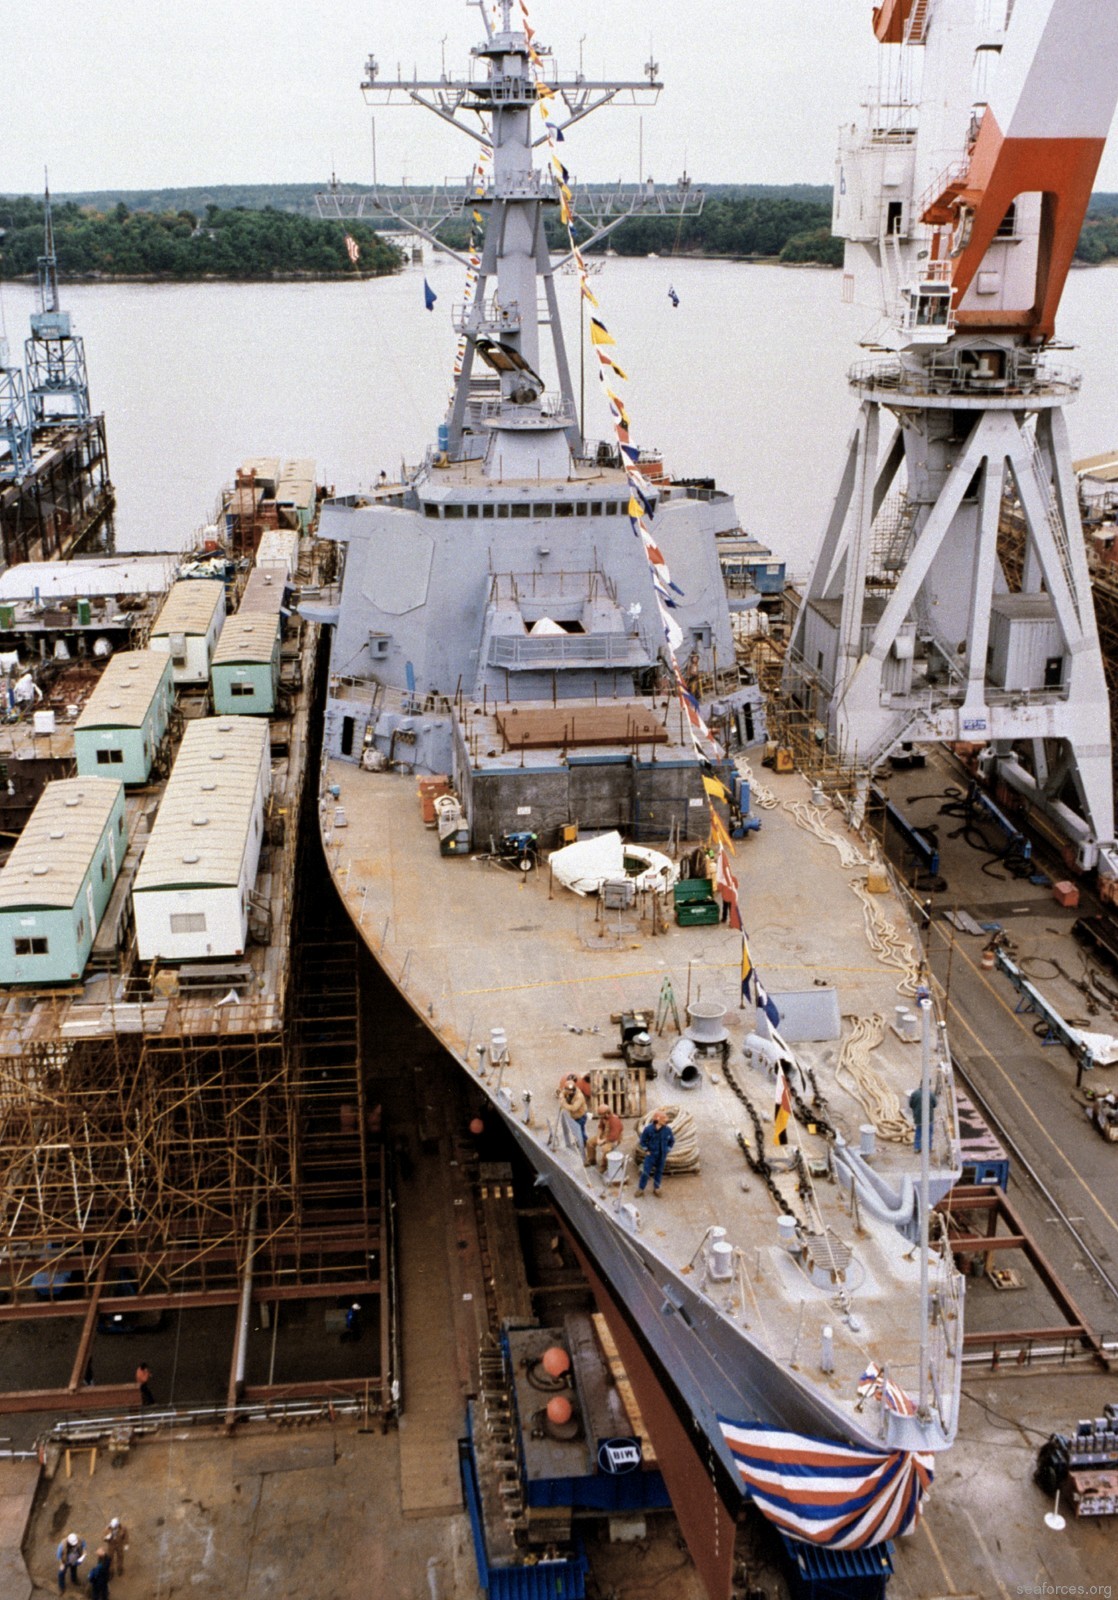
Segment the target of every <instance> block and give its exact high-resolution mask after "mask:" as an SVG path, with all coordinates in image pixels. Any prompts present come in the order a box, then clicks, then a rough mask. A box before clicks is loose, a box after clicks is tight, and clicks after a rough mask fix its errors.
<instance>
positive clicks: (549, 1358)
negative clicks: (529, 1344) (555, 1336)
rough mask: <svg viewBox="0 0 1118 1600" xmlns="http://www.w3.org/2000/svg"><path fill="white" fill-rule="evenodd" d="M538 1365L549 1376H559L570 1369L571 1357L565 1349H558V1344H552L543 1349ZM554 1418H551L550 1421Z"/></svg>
mask: <svg viewBox="0 0 1118 1600" xmlns="http://www.w3.org/2000/svg"><path fill="white" fill-rule="evenodd" d="M540 1365H541V1366H542V1367H543V1370H544V1371H545V1372H546V1373H547V1375H548V1377H549V1378H561V1377H562V1376H563V1374H564V1372H569V1371H570V1368H571V1358H570V1356H569V1355H568V1354H567V1352H566V1351H565V1350H563V1349H560V1347H559V1345H557V1344H553V1345H552V1346H551V1348H550V1349H548V1350H545V1351H544V1353H543V1360H542V1361H541V1363H540ZM554 1420H555V1419H554V1418H552V1421H554Z"/></svg>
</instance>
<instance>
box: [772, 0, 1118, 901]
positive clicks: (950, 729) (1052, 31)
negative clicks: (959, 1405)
mask: <svg viewBox="0 0 1118 1600" xmlns="http://www.w3.org/2000/svg"><path fill="white" fill-rule="evenodd" d="M873 24H874V31H875V33H876V35H877V38H878V40H879V41H880V43H881V45H882V54H883V59H882V71H881V74H880V78H879V85H880V86H879V89H878V91H877V92H876V93H875V94H874V95H873V96H872V97H871V99H870V101H869V103H868V104H867V107H866V111H867V115H866V117H865V119H864V120H863V122H862V123H861V124H855V125H853V126H851V127H850V128H848V129H846V130H844V131H843V134H842V138H841V146H840V154H839V162H838V172H837V179H836V184H835V232H836V233H837V234H839V235H840V236H842V237H843V238H845V240H846V253H845V264H844V274H845V275H844V293H845V295H846V297H847V298H848V299H851V300H855V301H857V302H859V303H865V304H867V305H870V306H872V307H873V308H874V311H875V321H874V324H873V326H872V328H871V330H870V332H869V333H868V334H867V336H866V338H865V339H864V340H863V343H864V344H865V345H866V346H867V347H868V350H869V352H870V354H869V357H868V359H866V360H864V361H863V362H861V363H860V364H859V365H858V366H856V367H855V368H854V369H853V371H852V373H851V383H852V385H853V387H854V389H855V392H856V393H857V395H858V398H859V401H860V409H859V416H858V422H857V425H856V427H855V429H854V432H853V434H852V436H851V439H850V443H849V447H848V450H847V453H846V458H845V460H844V463H843V471H842V476H841V480H840V485H839V491H838V494H837V495H836V498H835V501H834V505H833V508H832V511H831V515H830V518H829V522H828V526H827V528H826V530H825V532H824V536H823V539H822V541H821V543H820V547H819V550H818V553H817V557H816V562H815V567H814V570H813V572H812V576H811V579H810V582H809V585H808V589H807V592H806V594H805V600H804V605H803V607H802V609H801V613H800V617H799V620H798V623H797V629H796V633H795V636H794V639H793V649H792V651H791V653H790V658H789V665H788V668H787V685H788V688H789V689H790V690H791V691H792V692H793V693H794V694H795V695H796V696H797V697H798V698H799V699H800V700H801V701H802V702H804V703H805V704H807V705H808V706H809V707H810V708H811V709H812V710H813V711H814V713H815V715H816V716H817V717H818V719H819V721H820V722H821V723H822V724H824V725H825V726H826V728H827V731H828V734H829V735H830V737H831V738H832V739H833V740H834V741H835V742H836V743H837V745H838V746H839V748H840V749H841V750H842V752H843V753H844V754H845V756H846V757H847V758H848V759H851V760H856V761H857V762H858V764H859V765H861V766H864V767H866V768H868V769H872V768H873V767H874V766H876V765H877V764H879V763H880V762H882V761H883V760H885V759H886V757H887V756H888V755H889V754H890V752H891V751H892V750H895V749H896V748H897V746H898V745H899V744H901V743H902V742H905V741H915V742H936V741H968V742H974V743H977V744H980V745H982V746H983V760H984V762H985V764H986V766H987V769H988V770H996V771H997V772H998V774H999V775H1000V776H1001V777H1002V778H1003V779H1004V780H1005V781H1007V782H1008V783H1010V784H1011V785H1013V786H1014V787H1016V788H1017V789H1018V790H1020V791H1021V792H1023V793H1025V794H1026V795H1027V796H1028V798H1029V800H1030V802H1031V803H1032V804H1034V805H1036V806H1038V807H1039V808H1041V809H1042V810H1044V811H1045V812H1047V813H1048V815H1049V816H1050V817H1051V818H1052V819H1053V820H1054V821H1055V822H1056V823H1057V824H1058V826H1059V827H1060V828H1061V829H1062V831H1063V832H1064V834H1065V835H1066V836H1067V837H1068V839H1069V842H1070V845H1071V847H1072V848H1073V849H1074V852H1075V855H1076V858H1077V860H1078V864H1079V865H1080V866H1081V867H1084V868H1089V867H1094V866H1098V867H1099V869H1100V876H1101V877H1102V878H1103V879H1104V880H1105V879H1118V853H1116V851H1115V849H1114V805H1113V791H1112V771H1111V748H1110V739H1109V732H1108V730H1109V711H1108V702H1107V693H1106V685H1105V681H1104V676H1103V666H1102V659H1101V655H1100V650H1099V642H1098V635H1097V631H1096V627H1095V618H1094V610H1093V605H1092V599H1091V588H1090V580H1089V576H1088V571H1087V563H1086V556H1085V553H1084V547H1083V536H1082V529H1081V526H1080V522H1079V513H1078V507H1077V501H1076V494H1075V483H1074V477H1073V473H1072V469H1071V459H1070V450H1069V446H1068V437H1067V428H1066V423H1065V418H1064V406H1065V405H1066V404H1067V403H1068V402H1069V401H1070V400H1072V399H1073V398H1074V396H1075V393H1076V391H1077V389H1078V387H1079V378H1078V375H1077V374H1076V373H1074V372H1072V371H1070V370H1068V369H1067V368H1066V367H1064V366H1062V365H1058V364H1056V363H1055V362H1053V361H1052V360H1051V351H1052V341H1053V338H1054V334H1055V325H1056V314H1057V310H1058V307H1059V302H1060V295H1061V293H1062V290H1063V286H1064V282H1065V280H1066V277H1067V273H1068V269H1069V267H1070V265H1071V261H1072V257H1073V255H1074V251H1075V246H1076V241H1077V239H1078V237H1079V231H1080V228H1081V226H1082V222H1083V218H1084V215H1085V213H1086V209H1087V205H1088V202H1089V200H1090V195H1091V188H1092V184H1093V182H1094V178H1095V174H1096V172H1097V170H1098V164H1099V159H1100V157H1101V155H1102V151H1103V146H1104V143H1105V140H1106V135H1107V132H1108V130H1109V127H1110V124H1111V121H1112V119H1113V116H1114V111H1115V104H1116V102H1118V72H1116V71H1115V67H1114V63H1115V61H1116V60H1118V6H1115V5H1101V6H1100V5H1098V4H1095V3H1092V0H883V3H882V4H881V5H880V6H878V7H877V8H876V9H875V11H874V14H873ZM1007 500H1011V501H1014V502H1016V505H1017V506H1018V507H1019V508H1020V513H1021V516H1022V518H1023V522H1024V526H1025V553H1024V563H1023V572H1022V575H1021V577H1020V581H1019V582H1016V581H1014V582H1011V581H1010V579H1009V577H1008V576H1007V573H1006V572H1005V570H1004V569H1003V566H1002V563H1001V561H1000V560H999V556H998V529H999V522H1000V519H1001V517H1002V515H1003V507H1004V504H1005V502H1006V501H1007ZM1116 889H1118V883H1116Z"/></svg>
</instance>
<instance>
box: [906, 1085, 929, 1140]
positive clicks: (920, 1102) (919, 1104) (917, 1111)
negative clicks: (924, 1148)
mask: <svg viewBox="0 0 1118 1600" xmlns="http://www.w3.org/2000/svg"><path fill="white" fill-rule="evenodd" d="M908 1109H909V1110H910V1111H911V1112H912V1120H913V1123H914V1124H915V1126H916V1138H915V1139H914V1141H913V1146H912V1148H913V1149H914V1150H916V1151H919V1149H920V1146H921V1144H922V1143H923V1134H924V1122H923V1117H922V1115H921V1113H922V1112H923V1109H924V1092H923V1090H922V1089H919V1088H917V1089H913V1091H912V1093H911V1094H910V1095H909V1097H908ZM935 1115H936V1097H935V1091H934V1090H932V1089H929V1090H928V1120H929V1122H934V1121H935ZM928 1148H929V1149H931V1146H930V1145H929V1146H928Z"/></svg>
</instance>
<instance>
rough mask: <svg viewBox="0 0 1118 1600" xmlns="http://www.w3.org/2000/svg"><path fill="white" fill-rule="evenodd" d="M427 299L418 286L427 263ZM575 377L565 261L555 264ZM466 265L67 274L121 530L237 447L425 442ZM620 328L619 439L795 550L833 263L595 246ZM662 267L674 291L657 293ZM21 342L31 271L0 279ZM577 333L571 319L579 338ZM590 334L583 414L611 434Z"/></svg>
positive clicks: (1102, 437) (1094, 337) (215, 479)
mask: <svg viewBox="0 0 1118 1600" xmlns="http://www.w3.org/2000/svg"><path fill="white" fill-rule="evenodd" d="M424 276H426V277H427V279H428V280H429V282H430V284H431V287H432V288H433V289H434V290H435V292H436V294H437V296H438V300H437V303H436V305H435V308H434V310H433V311H432V312H430V313H428V312H426V311H425V310H424V308H423V279H424ZM559 281H560V285H561V296H562V299H563V301H564V303H565V305H566V307H567V312H568V314H567V318H566V329H567V343H568V349H569V350H570V352H571V361H572V365H573V367H574V369H575V374H576V376H575V385H576V389H577V388H578V387H579V377H578V372H579V354H578V352H579V349H580V340H579V336H578V322H579V300H578V294H577V283H576V280H574V279H573V278H571V277H562V276H561V277H560V280H559ZM462 283H463V278H462V271H461V268H460V267H458V266H457V264H456V263H454V262H453V261H451V260H448V259H446V258H437V259H436V260H434V261H428V262H427V264H426V265H425V266H424V267H420V268H414V267H413V268H409V269H408V270H407V271H405V272H403V273H401V274H400V275H398V276H396V277H394V278H383V279H375V280H369V281H365V282H357V283H310V284H304V283H280V284H263V285H262V284H246V285H241V284H227V283H220V284H185V285H166V284H158V285H153V284H105V285H67V286H64V290H63V301H64V304H65V305H66V307H67V308H68V309H69V310H70V311H71V312H72V313H73V316H74V323H75V327H76V330H77V331H78V332H80V333H81V334H82V336H83V338H84V339H85V344H86V356H87V361H88V367H89V382H90V391H91V396H92V400H93V404H94V407H95V408H96V409H98V410H103V411H104V412H105V416H106V426H107V431H108V441H109V457H110V461H111V463H112V473H113V480H114V482H115V484H116V487H117V495H118V512H117V543H118V546H119V547H120V548H121V549H143V550H153V549H165V548H171V549H178V548H182V547H183V546H184V545H185V544H187V543H189V542H190V541H191V539H192V538H193V536H194V535H195V533H196V531H197V530H198V529H199V528H200V527H201V526H202V525H203V524H204V523H205V522H206V521H207V520H208V519H209V517H210V515H211V512H212V508H213V506H214V503H215V500H216V497H217V493H218V490H219V488H220V487H221V485H222V484H224V483H227V482H229V481H230V480H231V478H232V474H233V471H234V469H235V467H236V466H237V464H238V463H239V462H240V461H241V460H242V459H243V458H244V457H246V456H249V455H280V456H286V457H291V456H310V457H313V458H314V460H315V461H316V462H317V465H318V472H319V478H320V481H324V482H326V483H328V484H331V485H333V486H335V487H336V488H337V490H338V491H339V492H344V491H348V490H353V489H356V488H360V487H364V486H369V485H370V484H372V483H373V482H374V481H375V479H376V477H377V474H378V472H379V471H380V470H381V468H385V469H386V470H387V471H388V472H389V473H392V472H394V471H395V470H396V468H398V466H399V463H400V462H401V460H406V461H408V462H414V461H417V460H419V459H420V458H421V456H422V454H423V451H424V449H425V448H426V446H427V444H428V443H433V442H434V437H435V429H436V426H437V424H438V422H439V421H440V420H441V417H442V413H443V410H444V407H445V404H446V399H447V396H448V394H449V389H450V382H451V371H452V364H453V357H454V345H455V336H454V333H453V330H452V327H451V322H450V313H451V311H452V309H453V307H454V306H455V305H457V304H459V303H460V301H461V298H462ZM593 288H594V293H595V295H596V296H597V298H598V300H599V302H600V311H599V313H598V314H599V315H600V316H601V317H602V319H603V320H604V321H605V323H606V324H607V326H608V327H609V329H610V331H611V333H612V334H613V335H614V337H615V339H616V341H617V347H616V351H614V352H611V353H612V354H615V355H616V358H617V361H618V363H619V364H620V365H621V366H622V367H623V368H624V370H625V371H626V372H627V373H628V375H629V381H628V383H627V384H626V385H622V388H623V389H624V392H625V396H626V400H627V404H628V407H629V412H630V418H631V422H632V434H633V438H634V440H635V441H636V442H637V443H639V444H641V445H651V446H655V447H657V448H659V449H660V450H662V452H663V454H664V457H665V460H666V462H667V464H668V466H669V468H670V469H671V470H672V471H673V472H675V473H676V474H678V475H681V476H705V477H714V478H716V479H717V481H718V483H719V486H720V487H723V488H726V489H730V490H732V491H733V492H734V493H735V495H736V497H737V506H738V512H739V516H740V519H741V523H742V526H743V527H745V528H747V529H748V530H749V531H750V532H751V533H753V534H754V535H755V536H756V537H758V538H761V539H764V540H765V541H766V542H768V543H769V544H771V545H772V546H773V548H774V549H775V550H776V551H777V552H778V553H779V554H780V555H782V556H783V557H784V558H785V559H786V560H787V561H788V564H789V569H790V571H792V572H793V573H795V574H800V573H803V572H805V571H806V570H807V568H808V566H809V565H810V561H811V556H812V552H813V550H814V547H815V543H816V540H817V538H818V536H819V533H820V531H821V529H822V526H823V524H824V521H825V519H826V515H827V511H828V509H829V505H830V501H831V498H832V496H833V493H834V490H835V487H836V484H837V477H838V472H839V469H840V466H841V458H842V454H843V448H844V444H845V441H846V438H847V436H848V434H849V431H850V428H851V426H852V424H853V421H854V417H855V411H856V404H855V400H854V397H853V394H852V392H851V391H850V389H849V388H848V386H847V383H846V376H845V375H846V372H847V369H848V368H849V367H850V366H851V365H852V364H853V362H854V361H855V360H857V359H858V357H859V354H860V351H859V349H858V344H857V341H858V337H859V335H860V334H862V333H864V332H865V330H866V329H867V327H868V326H869V324H870V322H871V320H872V319H871V317H870V315H869V314H868V313H867V312H866V310H865V309H864V308H858V307H850V306H844V305H842V303H841V300H840V276H839V274H838V273H837V272H834V271H829V270H824V269H810V268H807V269H804V268H800V269H790V268H782V267H778V266H767V265H765V266H762V265H754V264H747V263H739V262H729V261H701V260H682V259H661V260H655V259H648V260H646V259H640V260H632V259H625V258H622V257H614V258H608V259H607V260H606V261H605V263H604V266H603V268H602V270H601V272H600V273H598V274H597V275H596V276H595V277H594V280H593ZM669 288H674V289H675V290H676V292H677V294H678V296H679V301H680V303H679V306H678V308H674V309H673V307H672V306H671V304H670V302H669V299H668V289H669ZM2 305H3V312H4V322H5V324H6V330H7V335H8V338H9V340H10V342H11V345H12V347H13V350H15V349H18V348H19V345H20V343H21V341H22V339H23V336H24V333H25V331H26V327H27V315H28V312H29V311H30V310H31V308H32V295H31V291H30V290H29V289H27V288H26V287H25V286H22V285H11V284H8V285H5V286H4V287H3V301H2ZM1116 327H1118V270H1115V269H1113V268H1106V267H1103V268H1095V269H1085V270H1080V271H1076V272H1074V273H1073V274H1072V275H1071V277H1070V279H1069V281H1068V285H1067V289H1066V291H1065V295H1064V303H1063V307H1062V311H1061V318H1060V333H1061V337H1062V338H1064V339H1067V340H1068V341H1069V342H1070V343H1072V344H1075V345H1078V346H1080V348H1079V349H1077V350H1076V352H1075V353H1074V354H1073V355H1069V356H1068V357H1066V358H1065V361H1066V363H1068V364H1071V365H1075V366H1078V367H1079V368H1080V369H1081V370H1082V371H1083V374H1084V382H1083V389H1082V393H1081V395H1080V397H1079V399H1078V400H1077V402H1076V403H1075V404H1074V405H1073V406H1071V407H1070V408H1069V413H1068V417H1069V427H1070V430H1071V438H1072V447H1073V451H1074V453H1075V454H1076V455H1077V456H1080V455H1093V454H1096V453H1098V452H1100V451H1103V450H1107V449H1111V448H1113V447H1116V446H1118V362H1116V361H1115V359H1114V354H1115V352H1114V330H1115V328H1116ZM582 347H583V348H584V347H585V341H583V342H582ZM597 365H598V364H597V362H596V360H594V359H593V352H589V353H588V361H587V366H586V373H585V385H586V421H587V430H588V432H590V433H591V434H592V435H595V436H598V437H607V436H608V435H609V418H608V414H607V412H606V409H605V403H604V400H603V397H602V396H601V394H600V390H599V385H598V382H597V377H596V373H597Z"/></svg>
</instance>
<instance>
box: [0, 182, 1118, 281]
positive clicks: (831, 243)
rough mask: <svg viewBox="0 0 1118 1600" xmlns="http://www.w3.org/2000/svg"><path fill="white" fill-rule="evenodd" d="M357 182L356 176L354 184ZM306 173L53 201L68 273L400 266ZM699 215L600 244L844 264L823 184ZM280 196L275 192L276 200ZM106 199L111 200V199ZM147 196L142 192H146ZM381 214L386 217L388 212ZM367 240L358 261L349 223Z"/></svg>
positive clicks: (721, 188) (31, 261)
mask: <svg viewBox="0 0 1118 1600" xmlns="http://www.w3.org/2000/svg"><path fill="white" fill-rule="evenodd" d="M350 187H352V188H354V190H355V192H356V191H357V190H358V189H359V187H360V186H347V188H350ZM314 193H315V189H314V186H313V185H311V184H289V185H284V186H268V185H258V186H252V185H246V186H243V187H231V186H230V187H226V188H213V189H191V190H171V189H168V190H152V191H135V192H130V197H131V198H132V199H133V200H134V201H135V202H136V203H135V204H133V205H132V206H130V205H129V204H128V203H127V200H126V199H125V197H124V196H123V195H121V196H120V197H119V198H116V199H115V200H114V199H113V196H112V195H111V194H103V195H99V196H97V197H96V198H97V199H98V200H99V202H100V205H94V204H92V203H91V202H92V200H93V199H94V197H93V196H89V197H86V196H78V197H71V198H67V199H64V200H61V201H56V202H55V204H54V208H53V214H54V232H55V247H56V250H57V253H58V260H59V266H60V269H61V271H62V273H63V274H64V275H65V276H70V277H73V276H85V275H96V276H103V277H169V278H180V279H184V278H207V277H216V278H245V279H253V278H273V277H277V276H284V275H287V274H295V275H307V276H311V277H348V276H355V275H358V274H360V275H367V274H380V273H384V272H393V271H395V270H396V269H397V268H398V267H399V266H400V265H401V259H400V256H399V253H398V252H397V251H396V249H395V248H394V247H393V246H392V245H389V244H388V243H386V242H385V241H384V240H383V239H381V238H380V237H379V236H378V234H377V231H376V226H374V225H372V224H370V223H369V222H368V221H365V222H352V223H350V224H348V226H344V227H343V225H342V224H340V223H336V222H323V221H321V220H320V219H319V218H317V217H315V216H310V215H307V210H308V209H309V208H311V207H312V206H313V197H314ZM705 193H706V203H705V205H704V206H703V210H702V211H701V212H700V213H699V215H698V216H693V217H683V218H666V217H634V218H632V219H631V220H630V221H627V222H623V223H621V224H620V225H619V226H618V227H617V228H615V229H614V231H613V232H612V233H611V234H610V235H609V236H608V239H607V240H605V241H603V242H602V243H601V244H600V245H598V246H595V247H593V248H596V249H598V250H604V249H606V248H607V247H608V248H611V249H614V250H616V251H617V252H618V254H619V255H634V256H639V255H649V254H652V253H655V254H657V255H711V256H730V257H736V258H752V259H762V260H774V259H775V260H779V261H784V262H787V263H790V264H799V263H815V264H819V265H824V266H839V265H841V263H842V242H841V240H838V239H835V238H834V237H832V234H831V227H830V222H831V200H830V191H829V190H828V189H826V188H825V187H823V186H818V185H817V186H811V185H806V184H803V185H789V186H786V187H783V188H780V187H776V186H772V187H769V186H765V185H728V184H722V185H709V186H706V189H705ZM184 196H190V197H195V196H197V197H198V198H199V199H202V198H203V197H208V198H205V203H204V205H202V206H201V207H200V208H198V209H192V208H191V207H189V206H186V205H181V204H176V202H177V201H178V200H180V199H181V198H182V197H184ZM273 201H274V202H276V203H274V204H273V203H272V202H273ZM110 202H111V203H110ZM145 202H146V204H145ZM382 225H383V226H390V225H391V223H390V221H389V219H387V218H386V219H385V222H384V224H382ZM0 229H3V230H4V232H3V235H2V236H0V276H3V277H7V278H13V277H26V276H29V275H33V274H34V272H35V266H36V261H37V259H38V257H39V255H40V254H41V252H42V241H43V206H42V202H41V201H39V200H35V199H32V198H30V197H27V196H16V197H12V198H7V199H5V198H2V197H0ZM547 230H548V239H549V242H550V243H551V245H552V247H553V248H554V249H556V250H562V249H563V248H564V247H565V245H566V230H565V229H564V228H563V227H562V225H561V224H560V222H559V219H558V217H556V216H554V215H552V216H549V218H548V222H547ZM347 232H348V233H349V235H350V236H351V237H352V238H353V239H355V240H356V241H357V243H358V246H359V249H360V258H359V261H358V263H357V264H356V266H355V265H354V263H353V262H352V261H351V260H350V259H349V255H348V253H347V251H346V245H345V234H346V233H347ZM443 236H444V237H445V239H446V241H447V243H448V244H451V245H452V246H457V247H462V246H464V245H465V243H466V241H467V237H468V227H467V225H466V223H464V222H463V223H454V222H452V223H450V224H448V225H447V227H446V228H445V229H444V230H443ZM1076 259H1077V260H1079V261H1081V262H1083V263H1085V264H1089V265H1097V264H1099V263H1101V262H1104V261H1112V260H1118V195H1113V194H1097V195H1095V196H1093V197H1092V201H1091V209H1090V211H1089V212H1088V215H1087V220H1086V222H1085V223H1084V226H1083V230H1082V233H1081V234H1080V238H1079V245H1078V248H1077V250H1076Z"/></svg>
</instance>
